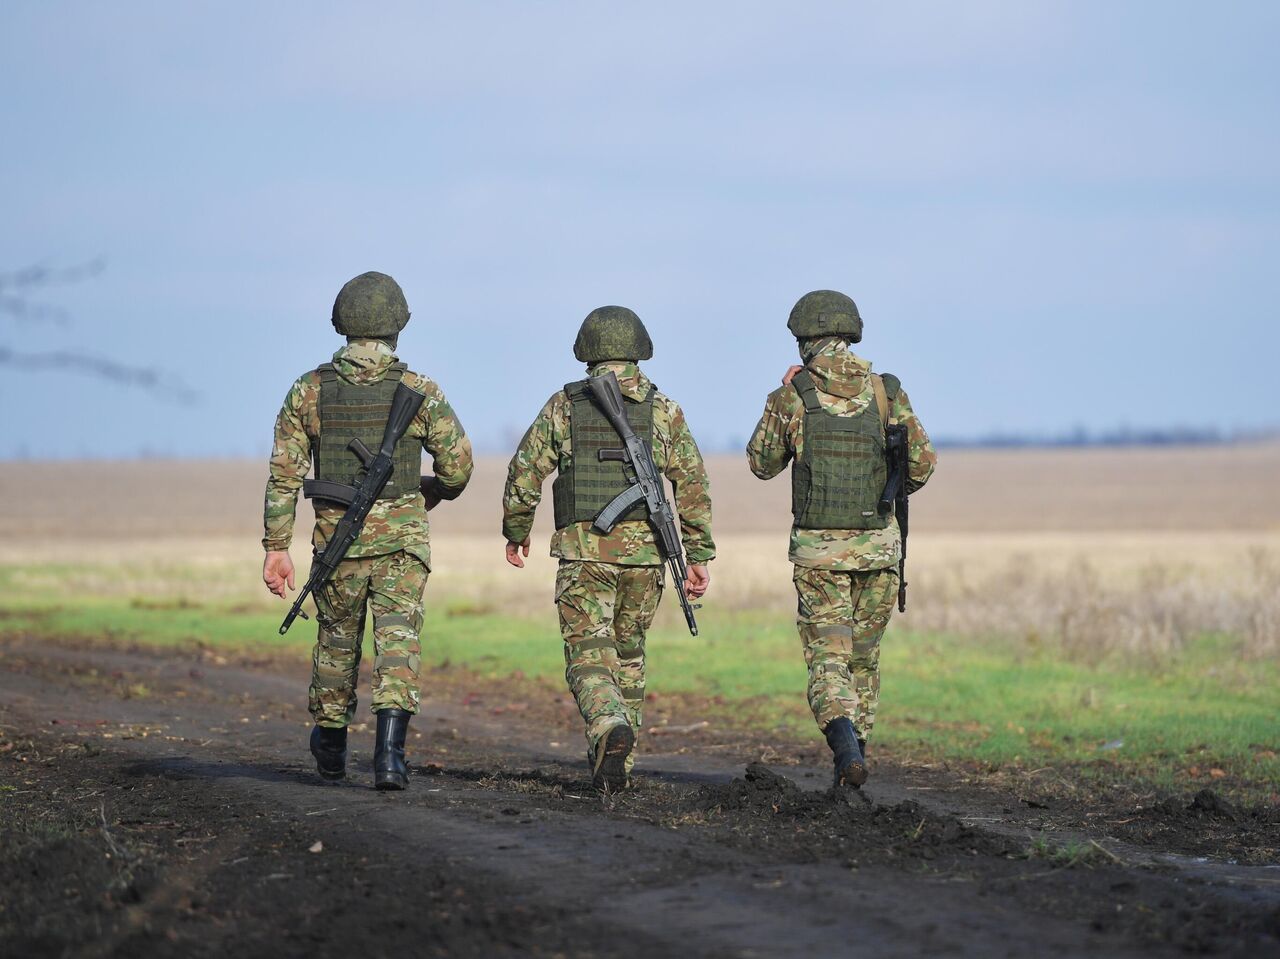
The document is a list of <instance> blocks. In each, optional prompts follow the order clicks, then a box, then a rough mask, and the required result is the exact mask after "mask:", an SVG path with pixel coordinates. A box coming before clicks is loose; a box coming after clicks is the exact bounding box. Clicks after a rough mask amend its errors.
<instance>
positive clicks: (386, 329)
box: [333, 273, 409, 338]
mask: <svg viewBox="0 0 1280 959" xmlns="http://www.w3.org/2000/svg"><path fill="white" fill-rule="evenodd" d="M408 322H409V304H408V303H406V302H405V298H404V291H403V290H401V289H400V284H399V283H397V282H396V281H395V280H393V279H391V277H389V276H387V274H385V273H361V274H360V275H359V276H357V277H356V278H355V279H354V280H348V281H347V284H346V286H344V287H343V288H342V290H341V292H339V293H338V298H337V299H336V300H334V301H333V328H334V329H335V330H337V331H338V332H339V333H341V334H342V335H343V336H371V337H378V338H389V337H393V336H395V335H396V334H397V333H399V332H400V331H401V330H403V329H404V327H405V324H406V323H408Z"/></svg>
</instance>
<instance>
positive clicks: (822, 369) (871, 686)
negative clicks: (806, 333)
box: [747, 337, 938, 739]
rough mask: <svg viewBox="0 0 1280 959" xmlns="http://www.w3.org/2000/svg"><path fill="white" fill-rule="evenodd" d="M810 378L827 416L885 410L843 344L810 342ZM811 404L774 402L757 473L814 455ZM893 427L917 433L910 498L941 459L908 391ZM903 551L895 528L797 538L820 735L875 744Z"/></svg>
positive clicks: (778, 396)
mask: <svg viewBox="0 0 1280 959" xmlns="http://www.w3.org/2000/svg"><path fill="white" fill-rule="evenodd" d="M802 356H803V357H804V359H805V369H806V370H808V371H809V373H810V374H811V375H812V376H813V377H814V380H815V382H816V384H817V386H818V395H819V399H820V400H821V402H822V406H823V409H825V410H827V411H828V412H831V413H835V414H839V415H854V414H857V413H859V412H861V411H863V410H865V409H867V407H868V406H869V405H871V404H874V403H875V402H876V399H875V392H874V389H873V386H872V380H871V375H870V374H871V364H870V363H869V362H867V361H866V360H863V359H861V358H860V357H858V356H856V355H855V354H853V353H852V352H850V351H849V349H848V348H847V347H846V345H845V341H844V340H843V339H841V338H838V337H824V338H819V339H815V340H812V341H810V340H804V341H802ZM804 412H805V410H804V402H803V400H802V399H801V398H800V395H799V393H797V391H796V390H795V388H794V387H792V386H783V387H780V388H779V389H776V390H774V391H773V392H772V393H770V394H769V398H768V400H767V401H766V402H765V407H764V415H763V416H761V418H760V422H759V424H757V426H756V429H755V433H754V434H753V435H752V437H751V441H750V442H749V443H748V444H747V460H748V462H749V463H750V466H751V471H752V472H753V473H755V475H756V476H758V477H760V478H761V479H771V478H773V477H774V476H776V475H778V473H780V472H782V470H783V469H784V468H785V467H786V466H787V464H788V463H789V462H790V461H791V460H792V459H794V458H796V457H798V456H799V455H800V454H801V453H802V452H803V450H804V435H803V430H802V428H801V427H802V425H803V422H804ZM890 418H891V419H893V420H896V421H897V422H898V423H900V424H902V425H903V426H905V427H906V428H907V443H908V482H907V489H908V491H909V492H915V491H916V490H918V489H919V488H920V487H922V486H923V485H924V484H925V483H926V482H927V481H928V479H929V477H930V475H932V473H933V469H934V466H935V464H936V463H937V459H938V457H937V453H935V452H934V449H933V445H932V444H931V443H930V442H929V437H928V435H927V434H926V433H925V431H924V427H923V426H922V425H921V423H920V420H919V418H918V417H917V416H916V414H915V412H914V411H913V410H912V409H911V401H910V400H909V399H908V398H907V394H906V391H905V390H899V391H898V394H897V396H896V397H895V398H894V399H893V400H892V402H891V405H890ZM900 551H901V542H900V537H899V532H898V523H897V520H896V519H894V520H893V521H892V522H890V523H889V525H888V526H886V527H885V528H884V529H872V530H850V529H800V528H795V527H793V528H792V530H791V552H790V558H791V562H792V563H794V564H795V573H794V577H793V579H794V583H795V587H796V595H797V598H798V614H797V626H798V628H799V631H800V640H801V642H802V644H803V646H804V657H805V662H806V663H807V664H808V667H809V689H808V698H809V706H810V708H811V709H812V710H813V717H814V719H815V720H817V722H818V725H819V727H822V728H825V727H826V726H827V724H828V723H830V722H831V720H833V719H835V718H837V717H840V716H846V717H848V718H850V719H851V720H853V724H854V726H855V727H856V728H857V730H858V731H859V733H860V735H861V736H862V737H863V738H864V739H865V738H867V737H868V736H869V735H870V733H871V729H872V726H873V725H874V723H875V715H876V706H877V703H878V700H879V697H880V637H881V636H882V635H883V634H884V630H885V627H886V626H888V624H889V617H890V615H891V614H892V612H893V604H894V601H895V599H896V597H897V592H898V568H897V567H898V559H899V556H900Z"/></svg>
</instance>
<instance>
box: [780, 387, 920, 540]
mask: <svg viewBox="0 0 1280 959" xmlns="http://www.w3.org/2000/svg"><path fill="white" fill-rule="evenodd" d="M877 381H879V382H877ZM791 385H792V386H794V387H795V388H796V392H797V393H799V394H800V399H801V400H803V401H804V422H803V423H802V424H801V430H802V431H803V435H804V453H803V455H801V456H799V457H797V458H796V461H795V462H794V463H793V464H792V466H791V514H792V517H793V519H794V522H795V525H796V526H798V527H800V528H802V529H884V528H885V527H886V526H888V525H889V520H890V518H891V517H892V515H893V514H892V512H890V513H888V514H885V515H881V514H880V512H879V510H878V509H877V504H878V503H879V501H880V494H881V493H882V492H883V491H884V485H885V481H886V480H887V479H888V477H889V465H888V461H887V459H886V457H885V442H884V430H885V426H886V425H887V423H888V421H889V403H890V401H891V400H893V399H894V398H895V397H897V395H898V388H899V383H898V378H897V377H895V376H892V375H888V374H886V375H885V376H883V377H879V376H873V379H872V386H873V388H874V392H875V402H873V403H869V404H867V407H866V409H864V410H862V411H861V412H859V413H855V414H853V415H852V416H838V415H836V414H835V413H830V412H828V411H827V410H825V409H823V408H822V403H821V401H820V400H819V399H818V387H817V385H816V384H815V383H814V381H813V376H812V375H811V374H810V373H809V371H808V370H804V371H801V372H800V373H797V374H796V375H795V377H793V378H792V380H791Z"/></svg>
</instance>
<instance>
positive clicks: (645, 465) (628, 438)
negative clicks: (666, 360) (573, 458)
mask: <svg viewBox="0 0 1280 959" xmlns="http://www.w3.org/2000/svg"><path fill="white" fill-rule="evenodd" d="M587 386H588V388H589V389H590V390H591V395H592V396H594V397H595V398H596V403H597V404H598V405H599V406H600V411H601V412H602V413H604V415H605V417H606V418H608V420H609V422H610V423H611V424H612V426H613V428H614V429H615V430H616V431H617V433H618V436H619V438H620V439H621V440H622V445H623V448H622V449H620V450H601V451H600V459H601V460H602V461H604V460H620V461H622V462H623V463H624V464H626V465H627V466H630V467H631V474H632V476H633V477H634V479H633V480H632V482H631V485H630V486H628V487H627V488H626V489H625V490H623V491H622V492H621V493H619V494H618V495H617V496H615V497H614V498H613V501H612V502H610V503H609V504H608V505H607V506H605V508H604V509H602V510H601V511H600V512H599V513H597V514H596V518H595V520H593V521H592V524H591V525H592V527H593V528H594V529H595V530H596V531H597V532H600V533H608V532H610V531H611V530H612V529H613V528H614V527H615V526H616V525H618V522H619V521H620V520H621V519H622V517H623V516H625V515H626V514H627V512H628V511H629V510H630V509H631V508H632V507H633V506H635V505H636V504H637V503H641V502H643V503H644V505H645V508H646V509H647V510H648V511H649V525H650V526H652V527H653V532H654V535H655V536H656V537H657V539H658V548H659V549H660V550H661V551H662V557H663V559H664V560H666V562H667V564H668V566H669V567H670V568H671V575H672V577H673V578H674V579H675V581H676V595H677V596H679V597H680V607H681V608H682V609H683V610H684V621H685V622H686V623H688V624H689V633H690V635H692V636H697V635H698V623H697V621H696V620H695V619H694V618H693V611H694V610H695V609H697V608H698V607H697V606H694V605H693V604H692V603H690V602H689V597H688V596H686V595H685V593H684V583H685V580H686V579H688V578H689V569H688V567H687V566H686V565H685V561H684V550H683V549H682V548H681V545H680V531H679V530H678V529H677V528H676V514H675V511H674V510H673V509H672V508H671V504H670V503H668V502H667V496H666V493H665V492H664V491H663V489H662V474H660V473H659V472H658V467H657V466H655V465H654V462H653V451H652V450H651V449H650V448H649V444H648V443H647V442H646V441H645V440H642V439H641V438H640V437H639V436H637V435H636V431H635V430H633V429H632V428H631V423H630V422H628V420H627V411H626V407H625V406H624V405H623V400H622V388H621V387H620V386H618V377H617V375H616V374H614V372H613V371H612V370H610V371H608V372H607V373H605V374H604V375H603V376H593V377H591V379H590V380H588V381H587Z"/></svg>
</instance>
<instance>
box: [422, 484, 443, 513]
mask: <svg viewBox="0 0 1280 959" xmlns="http://www.w3.org/2000/svg"><path fill="white" fill-rule="evenodd" d="M418 489H419V490H420V491H421V493H422V498H423V499H424V500H425V501H426V504H427V512H428V513H430V512H431V511H432V510H433V509H435V508H436V507H437V506H439V505H440V500H441V499H442V498H443V497H441V495H440V484H439V482H437V481H436V478H435V477H434V476H424V477H422V479H421V480H420V481H419V482H418Z"/></svg>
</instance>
